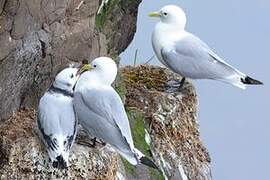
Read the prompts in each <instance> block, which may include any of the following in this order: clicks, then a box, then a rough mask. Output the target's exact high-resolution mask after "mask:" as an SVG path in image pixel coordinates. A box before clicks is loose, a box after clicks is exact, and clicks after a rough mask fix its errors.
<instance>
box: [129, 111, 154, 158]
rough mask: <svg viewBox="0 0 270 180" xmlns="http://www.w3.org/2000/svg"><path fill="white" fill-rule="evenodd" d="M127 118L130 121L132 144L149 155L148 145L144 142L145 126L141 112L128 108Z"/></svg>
mask: <svg viewBox="0 0 270 180" xmlns="http://www.w3.org/2000/svg"><path fill="white" fill-rule="evenodd" d="M126 111H127V114H128V118H129V120H130V121H131V124H133V126H131V127H132V128H131V133H132V137H133V141H134V146H135V147H136V148H137V149H139V150H140V151H141V152H142V153H144V154H145V155H146V156H149V155H150V154H149V149H150V147H149V145H148V144H147V143H146V142H145V126H144V120H143V114H142V113H141V112H139V111H138V110H136V109H131V108H128V109H127V110H126Z"/></svg>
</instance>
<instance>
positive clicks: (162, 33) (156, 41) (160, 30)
mask: <svg viewBox="0 0 270 180" xmlns="http://www.w3.org/2000/svg"><path fill="white" fill-rule="evenodd" d="M185 34H186V31H185V29H183V28H182V27H181V25H179V27H177V26H176V27H175V26H173V25H171V24H168V23H163V22H159V23H158V24H157V25H156V27H155V29H154V31H153V34H152V46H153V49H154V51H155V53H156V55H157V58H158V59H159V60H160V61H161V62H162V63H163V64H164V65H165V66H166V64H165V63H164V62H163V58H162V56H161V49H162V48H163V47H165V46H166V47H169V46H173V45H174V42H175V41H177V40H179V39H181V38H182V37H184V36H185Z"/></svg>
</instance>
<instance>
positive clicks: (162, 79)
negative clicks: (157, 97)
mask: <svg viewBox="0 0 270 180" xmlns="http://www.w3.org/2000/svg"><path fill="white" fill-rule="evenodd" d="M124 74H125V83H126V84H127V86H130V87H138V86H140V85H143V86H144V87H146V88H147V89H150V90H163V88H164V86H165V84H166V81H167V75H166V73H165V71H164V69H160V68H156V69H153V68H152V69H150V68H149V66H139V67H136V68H129V69H128V70H127V71H125V70H124Z"/></svg>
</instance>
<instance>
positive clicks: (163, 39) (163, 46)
mask: <svg viewBox="0 0 270 180" xmlns="http://www.w3.org/2000/svg"><path fill="white" fill-rule="evenodd" d="M149 16H151V17H159V18H160V22H158V23H157V24H156V26H155V29H154V31H153V33H152V46H153V49H154V51H155V53H156V56H157V58H158V59H159V60H160V61H161V63H162V64H164V65H165V66H166V67H168V68H169V69H171V70H172V71H174V72H175V73H178V74H180V75H181V76H183V79H182V81H181V86H182V85H183V83H184V81H185V77H186V78H191V79H213V80H219V81H222V82H225V83H229V84H232V85H234V86H237V87H239V88H242V89H245V88H246V84H262V82H260V81H258V80H255V79H252V78H251V77H249V76H247V75H245V74H244V73H242V72H240V71H239V70H237V69H235V68H234V67H232V66H231V65H229V64H228V63H226V62H225V61H223V60H222V59H221V58H220V57H219V56H218V55H216V54H215V53H214V52H213V51H212V50H211V49H210V48H209V47H208V46H207V45H206V44H205V43H204V42H203V41H201V40H200V39H199V38H198V37H196V36H194V35H193V34H191V33H189V32H187V31H185V26H186V15H185V13H184V11H183V10H182V9H181V8H179V7H177V6H175V5H167V6H164V7H163V8H162V9H161V10H159V11H158V12H152V13H150V14H149Z"/></svg>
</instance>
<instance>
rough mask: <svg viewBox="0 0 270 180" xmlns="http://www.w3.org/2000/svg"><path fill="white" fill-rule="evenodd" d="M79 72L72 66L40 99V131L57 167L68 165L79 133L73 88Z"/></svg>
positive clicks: (62, 73) (38, 122) (63, 72)
mask: <svg viewBox="0 0 270 180" xmlns="http://www.w3.org/2000/svg"><path fill="white" fill-rule="evenodd" d="M77 71H78V69H77V68H73V67H69V68H66V69H64V70H62V71H61V72H60V73H59V74H57V76H56V77H55V81H54V82H53V84H52V86H51V87H50V88H49V90H48V91H47V92H45V94H44V95H43V96H42V98H41V99H40V102H39V107H38V119H37V124H38V129H39V134H40V137H41V139H42V141H43V142H44V144H45V146H46V148H47V152H48V155H49V158H50V160H51V161H52V165H53V167H54V168H60V169H63V168H67V167H68V157H69V151H70V149H71V146H72V144H73V142H74V140H75V136H76V128H77V120H76V117H75V113H74V109H73V89H74V86H75V84H76V82H77V80H78V75H77Z"/></svg>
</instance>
